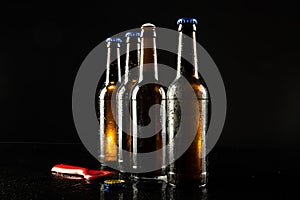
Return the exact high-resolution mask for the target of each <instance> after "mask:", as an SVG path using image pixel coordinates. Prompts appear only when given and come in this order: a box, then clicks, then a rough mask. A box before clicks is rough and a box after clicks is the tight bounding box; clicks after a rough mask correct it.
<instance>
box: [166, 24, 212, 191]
mask: <svg viewBox="0 0 300 200" xmlns="http://www.w3.org/2000/svg"><path fill="white" fill-rule="evenodd" d="M177 24H178V34H179V36H178V37H179V39H178V59H177V76H176V78H175V80H174V81H173V82H172V83H171V85H170V86H169V88H168V92H167V133H168V140H169V141H172V139H174V137H175V136H176V134H177V133H178V130H179V127H180V126H183V127H184V128H183V129H184V131H181V133H182V134H183V135H184V136H188V134H194V135H195V136H194V137H193V141H192V142H191V145H190V146H189V147H188V149H187V150H186V151H185V152H184V153H183V155H181V156H180V157H179V158H178V159H176V156H175V155H176V153H178V149H179V147H180V145H182V144H184V143H185V142H187V141H186V138H187V137H184V136H182V137H178V141H177V142H176V143H175V144H172V143H171V145H170V146H171V148H170V151H169V152H168V155H169V158H170V160H173V161H174V160H175V161H174V162H173V163H172V164H170V165H169V167H168V182H169V183H170V184H171V185H176V186H177V185H181V186H184V185H185V186H187V185H205V184H206V151H205V150H206V145H205V144H206V141H205V133H206V129H207V118H208V102H209V97H208V91H207V89H206V87H205V86H204V84H203V81H202V79H201V77H200V76H199V73H198V64H197V51H196V25H197V21H196V20H195V19H193V18H182V19H179V20H178V22H177ZM187 60H190V61H192V62H191V63H190V62H188V61H187ZM187 87H191V91H192V93H191V94H192V95H194V94H195V98H191V94H188V88H187ZM182 103H183V104H184V105H185V108H184V109H185V110H184V112H185V115H188V117H189V120H188V121H185V122H184V124H180V123H182V121H181V119H182V118H183V116H182V114H183V110H181V109H183V108H182V106H180V105H181V104H182ZM183 104H182V105H183ZM198 108H199V109H198Z"/></svg>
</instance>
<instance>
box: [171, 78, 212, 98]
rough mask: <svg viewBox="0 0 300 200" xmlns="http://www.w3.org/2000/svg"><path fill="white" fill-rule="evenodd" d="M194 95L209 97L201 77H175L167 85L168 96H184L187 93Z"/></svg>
mask: <svg viewBox="0 0 300 200" xmlns="http://www.w3.org/2000/svg"><path fill="white" fill-rule="evenodd" d="M191 92H193V94H195V95H196V97H197V98H201V99H203V98H207V99H208V98H209V92H208V89H207V88H206V86H205V85H204V84H203V83H202V80H201V79H196V78H193V77H192V78H189V79H187V78H185V77H183V76H180V77H178V78H176V79H175V80H174V81H173V82H172V83H171V84H170V86H169V87H168V92H167V96H168V98H186V97H188V96H189V95H192V94H191Z"/></svg>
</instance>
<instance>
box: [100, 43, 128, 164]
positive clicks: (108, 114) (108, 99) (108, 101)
mask: <svg viewBox="0 0 300 200" xmlns="http://www.w3.org/2000/svg"><path fill="white" fill-rule="evenodd" d="M106 42H107V63H106V80H105V84H104V85H103V87H102V88H101V91H100V93H99V116H100V117H99V121H100V132H99V135H100V152H99V154H100V155H99V157H100V162H101V164H102V166H103V167H104V168H105V166H107V165H110V166H111V165H114V166H116V164H117V129H116V122H115V119H114V116H113V112H115V104H116V103H115V102H116V99H115V98H113V92H114V90H116V85H117V83H118V82H120V81H121V73H120V43H121V42H122V40H121V39H120V38H108V39H107V40H106Z"/></svg>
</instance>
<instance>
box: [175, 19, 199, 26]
mask: <svg viewBox="0 0 300 200" xmlns="http://www.w3.org/2000/svg"><path fill="white" fill-rule="evenodd" d="M179 24H198V22H197V20H196V19H195V18H180V19H179V20H178V21H177V25H179Z"/></svg>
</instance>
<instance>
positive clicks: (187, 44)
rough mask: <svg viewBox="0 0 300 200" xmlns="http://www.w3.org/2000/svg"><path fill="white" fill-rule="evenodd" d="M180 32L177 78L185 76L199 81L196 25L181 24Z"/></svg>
mask: <svg viewBox="0 0 300 200" xmlns="http://www.w3.org/2000/svg"><path fill="white" fill-rule="evenodd" d="M178 32H179V37H178V57H177V77H179V76H181V75H184V76H187V77H191V76H192V77H194V78H196V79H198V78H199V75H198V59H197V49H196V44H197V41H196V25H195V24H180V25H179V27H178ZM189 61H190V62H191V63H190V62H189Z"/></svg>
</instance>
